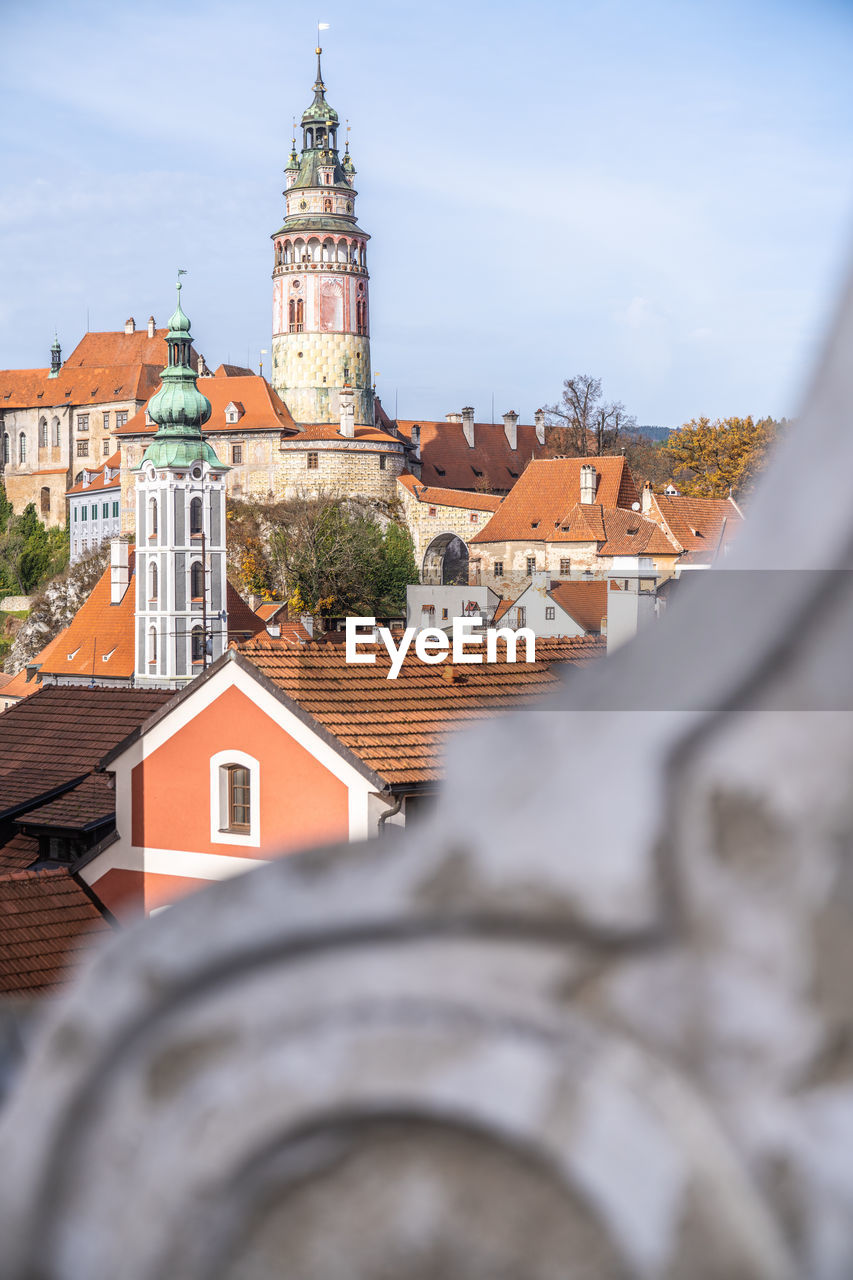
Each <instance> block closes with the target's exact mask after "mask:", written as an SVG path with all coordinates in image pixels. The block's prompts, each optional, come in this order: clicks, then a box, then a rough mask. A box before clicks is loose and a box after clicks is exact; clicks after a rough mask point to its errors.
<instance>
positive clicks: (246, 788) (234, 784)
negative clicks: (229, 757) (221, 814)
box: [224, 764, 252, 832]
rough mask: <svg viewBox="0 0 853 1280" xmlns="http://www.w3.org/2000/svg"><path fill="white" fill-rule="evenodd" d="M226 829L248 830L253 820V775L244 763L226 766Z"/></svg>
mask: <svg viewBox="0 0 853 1280" xmlns="http://www.w3.org/2000/svg"><path fill="white" fill-rule="evenodd" d="M224 772H225V779H224V780H225V784H226V790H227V796H226V802H227V803H226V815H225V816H226V817H227V820H228V825H227V826H226V828H225V830H226V831H240V832H242V831H248V830H249V828H250V826H251V822H252V781H251V779H252V775H251V774H250V772H249V770H248V769H247V768H246V766H245V765H244V764H228V765H226V766H225V771H224Z"/></svg>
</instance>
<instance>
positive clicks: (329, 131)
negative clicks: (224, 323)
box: [271, 49, 373, 426]
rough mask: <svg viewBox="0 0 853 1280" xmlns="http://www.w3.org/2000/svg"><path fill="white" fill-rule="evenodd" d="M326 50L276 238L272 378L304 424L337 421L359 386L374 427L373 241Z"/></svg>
mask: <svg viewBox="0 0 853 1280" xmlns="http://www.w3.org/2000/svg"><path fill="white" fill-rule="evenodd" d="M321 53H322V50H321V49H317V79H316V81H315V83H314V101H313V102H312V103H311V105H310V107H308V109H307V111H306V112H305V114H304V115H303V117H302V152H301V155H299V156H297V154H296V139H295V138H294V139H293V149H292V151H291V153H290V160H289V161H288V164H287V168H286V169H285V171H284V172H285V175H286V180H287V187H286V190H285V191H284V197H285V200H286V214H285V220H284V226H283V227H281V229H280V230H279V231H276V233H275V235H274V236H273V237H272V239H273V245H274V258H273V338H272V379H271V380H272V385H273V386H274V387H275V389H276V391H277V392H278V394H279V395H280V396H281V397H282V399H283V400H284V402H285V404H286V405H287V407H288V409H289V410H290V412H291V413H292V415H293V417H294V418H295V419H296V421H297V422H337V421H338V420H339V418H340V392H341V389H342V388H343V387H344V386H347V385H349V386H351V387H352V389H353V393H354V409H355V422H356V423H357V424H361V425H364V424H368V425H371V426H372V425H373V391H372V389H371V373H370V328H369V307H368V284H367V282H368V275H367V241H368V240H369V239H370V237H369V236H368V235H367V233H366V232H365V231H362V230H361V228H360V227H359V226H358V224H357V223H356V220H355V198H356V195H357V192H356V190H355V187H354V181H355V166H354V165H353V162H352V160H351V158H350V154H349V142H347V143H346V146H345V148H344V154H343V156H341V155H340V154H339V152H338V113H337V112H336V111H335V110H334V109H333V108H332V107H330V106H329V104H328V102H327V101H326V95H325V90H326V86H325V85H324V84H323V75H322V71H321V68H320V54H321Z"/></svg>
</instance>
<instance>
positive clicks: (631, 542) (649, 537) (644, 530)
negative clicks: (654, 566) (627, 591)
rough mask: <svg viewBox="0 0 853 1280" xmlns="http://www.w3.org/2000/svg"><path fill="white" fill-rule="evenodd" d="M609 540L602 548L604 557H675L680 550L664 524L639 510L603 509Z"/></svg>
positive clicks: (600, 551) (606, 539)
mask: <svg viewBox="0 0 853 1280" xmlns="http://www.w3.org/2000/svg"><path fill="white" fill-rule="evenodd" d="M601 516H602V522H603V524H604V533H605V541H604V543H603V545H602V546H600V547H599V548H598V553H599V555H602V556H639V555H644V556H658V555H660V556H667V555H668V556H675V555H677V554H678V547H677V546H675V545H674V544H673V542H671V541H670V539H669V538H668V537H667V536H666V534H665V533H664V531H663V530H662V529H661V527H660V525H657V524H655V522H654V520H647V519H645V518H644V517H643V516H641V515H640V514H639V512H636V511H623V510H622V509H621V508H620V507H616V508H613V509H612V510H607V508H605V507H602V508H601Z"/></svg>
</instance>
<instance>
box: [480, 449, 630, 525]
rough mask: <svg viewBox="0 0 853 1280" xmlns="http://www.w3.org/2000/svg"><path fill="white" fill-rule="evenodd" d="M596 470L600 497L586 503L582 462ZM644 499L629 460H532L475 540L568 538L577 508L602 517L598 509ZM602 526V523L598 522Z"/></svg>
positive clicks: (590, 516) (621, 505) (588, 518)
mask: <svg viewBox="0 0 853 1280" xmlns="http://www.w3.org/2000/svg"><path fill="white" fill-rule="evenodd" d="M585 463H590V464H592V465H593V466H594V467H595V469H596V474H597V478H598V481H597V488H596V493H595V498H596V501H595V502H594V503H590V504H582V503H581V501H580V496H581V488H580V477H581V466H583V465H584V464H585ZM637 501H638V496H637V488H636V485H635V484H634V478H633V476H632V475H631V472H630V470H629V469H628V464H627V463H626V461H625V459H624V458H623V457H621V456H619V457H614V458H610V457H603V458H543V459H540V460H537V461H536V462H531V464H530V466H529V467H528V468H527V470H526V471H525V473H524V475H523V476H522V477H521V479H520V480H519V482H518V484H517V485H515V487H514V488H513V489H512V490H511V491H510V493H508V494H507V496H506V497H505V498H504V500H503V502H502V503H501V505H500V507H499V509H498V510H497V511H496V512H495V514H494V515H493V516H492V518H491V520H490V521H489V523H488V524H487V525H486V526H485V528H483V529H481V530H480V531H479V533H477V534H476V535H475V537H474V538H472V539H471V541H472V542H513V541H519V540H520V541H525V542H529V541H531V540H533V541H547V542H559V541H568V539H567V538H566V537H565V534H564V533H563V534H562V537H561V531H562V526H563V525H565V524H566V522H567V520H568V518H569V516H570V514H571V512H572V511H573V509H574V508H575V507H577V506H584V507H586V508H587V510H586V512H585V513H584V515H585V518H586V519H587V520H591V521H592V520H596V519H597V516H596V515H595V513H594V512H593V511H592V508H594V507H596V506H597V507H599V508H600V507H602V506H604V507H627V508H629V509H630V507H631V506H632V504H633V503H635V502H637ZM592 527H593V528H594V529H596V530H599V529H600V526H599V525H597V524H596V525H594V526H592Z"/></svg>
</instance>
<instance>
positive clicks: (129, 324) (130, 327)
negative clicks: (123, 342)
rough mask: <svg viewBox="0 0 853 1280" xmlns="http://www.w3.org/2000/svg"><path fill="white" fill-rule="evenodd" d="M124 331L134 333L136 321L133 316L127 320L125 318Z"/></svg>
mask: <svg viewBox="0 0 853 1280" xmlns="http://www.w3.org/2000/svg"><path fill="white" fill-rule="evenodd" d="M124 331H125V333H136V321H135V320H134V318H133V316H131V317H130V319H129V320H125V322H124Z"/></svg>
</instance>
